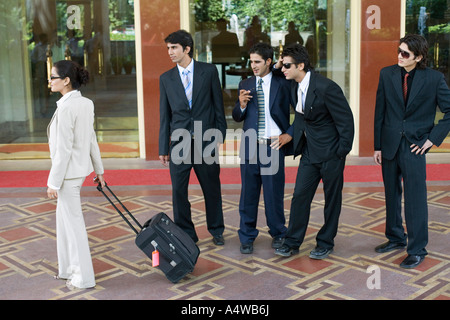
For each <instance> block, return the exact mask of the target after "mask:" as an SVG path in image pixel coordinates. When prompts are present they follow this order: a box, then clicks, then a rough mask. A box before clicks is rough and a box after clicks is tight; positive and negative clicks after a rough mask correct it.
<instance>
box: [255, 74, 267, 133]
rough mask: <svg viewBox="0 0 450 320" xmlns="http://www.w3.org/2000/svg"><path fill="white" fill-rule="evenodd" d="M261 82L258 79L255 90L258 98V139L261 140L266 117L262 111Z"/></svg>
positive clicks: (262, 92)
mask: <svg viewBox="0 0 450 320" xmlns="http://www.w3.org/2000/svg"><path fill="white" fill-rule="evenodd" d="M262 83H263V80H262V79H261V78H260V79H259V81H258V86H257V88H256V96H257V98H258V139H259V138H263V137H264V134H265V127H266V123H265V122H266V115H265V110H264V91H263V89H262Z"/></svg>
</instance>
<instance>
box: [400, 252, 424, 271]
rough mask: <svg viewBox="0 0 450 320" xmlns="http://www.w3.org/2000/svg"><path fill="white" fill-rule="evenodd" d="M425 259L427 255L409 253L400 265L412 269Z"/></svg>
mask: <svg viewBox="0 0 450 320" xmlns="http://www.w3.org/2000/svg"><path fill="white" fill-rule="evenodd" d="M423 260H425V256H416V255H410V254H408V256H407V257H406V258H405V260H403V261H402V263H400V267H402V268H405V269H412V268H415V267H417V266H418V265H419V264H421V263H422V261H423Z"/></svg>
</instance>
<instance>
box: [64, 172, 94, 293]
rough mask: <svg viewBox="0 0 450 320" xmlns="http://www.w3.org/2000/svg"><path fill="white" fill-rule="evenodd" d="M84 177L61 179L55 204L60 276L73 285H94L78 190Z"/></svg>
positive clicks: (83, 286)
mask: <svg viewBox="0 0 450 320" xmlns="http://www.w3.org/2000/svg"><path fill="white" fill-rule="evenodd" d="M84 179H85V178H77V179H68V180H64V182H63V185H62V186H61V189H60V190H59V191H58V203H57V206H56V246H57V253H58V269H59V270H58V271H59V274H58V275H59V277H61V278H65V279H70V281H71V283H72V285H73V286H75V287H78V288H91V287H94V286H95V276H94V267H93V265H92V258H91V252H90V250H89V242H88V237H87V232H86V225H85V223H84V218H83V213H82V211H81V198H80V190H81V186H82V184H83V182H84Z"/></svg>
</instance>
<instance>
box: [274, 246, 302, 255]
mask: <svg viewBox="0 0 450 320" xmlns="http://www.w3.org/2000/svg"><path fill="white" fill-rule="evenodd" d="M297 253H299V250H298V248H291V247H289V246H288V245H287V244H283V245H282V246H281V247H279V248H278V249H275V254H277V255H279V256H283V257H290V256H291V255H293V254H297Z"/></svg>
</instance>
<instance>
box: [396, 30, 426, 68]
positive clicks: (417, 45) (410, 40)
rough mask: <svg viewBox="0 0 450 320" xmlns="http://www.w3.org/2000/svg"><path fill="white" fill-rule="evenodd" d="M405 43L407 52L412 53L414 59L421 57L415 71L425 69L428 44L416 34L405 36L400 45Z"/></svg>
mask: <svg viewBox="0 0 450 320" xmlns="http://www.w3.org/2000/svg"><path fill="white" fill-rule="evenodd" d="M402 43H405V44H406V45H407V46H408V49H409V51H411V52H412V53H414V56H415V57H418V56H422V59H421V60H420V61H419V62H418V63H417V65H416V68H417V69H425V68H426V67H427V62H428V42H427V40H426V39H425V38H424V37H422V36H421V35H418V34H407V35H406V36H404V37H403V38H401V39H400V44H402Z"/></svg>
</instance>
